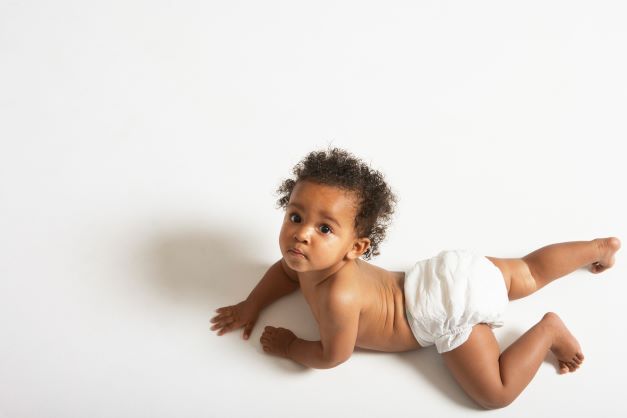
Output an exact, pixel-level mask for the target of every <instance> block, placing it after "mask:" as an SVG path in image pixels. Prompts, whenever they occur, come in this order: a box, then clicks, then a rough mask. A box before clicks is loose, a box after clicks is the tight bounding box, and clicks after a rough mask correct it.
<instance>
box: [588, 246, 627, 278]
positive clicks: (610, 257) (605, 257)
mask: <svg viewBox="0 0 627 418" xmlns="http://www.w3.org/2000/svg"><path fill="white" fill-rule="evenodd" d="M594 242H595V243H596V244H597V247H598V249H599V259H598V261H595V262H594V263H592V264H590V267H589V269H590V271H591V272H592V273H595V274H596V273H601V272H602V271H605V270H607V269H609V268H610V267H612V266H613V265H614V253H616V251H618V249H619V248H620V240H619V239H618V238H616V237H610V238H597V239H595V240H594Z"/></svg>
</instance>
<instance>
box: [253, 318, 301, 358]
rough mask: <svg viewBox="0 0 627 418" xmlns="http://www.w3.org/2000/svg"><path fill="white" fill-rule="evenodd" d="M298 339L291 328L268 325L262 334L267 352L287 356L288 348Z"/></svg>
mask: <svg viewBox="0 0 627 418" xmlns="http://www.w3.org/2000/svg"><path fill="white" fill-rule="evenodd" d="M295 339H296V335H294V333H293V332H292V331H290V330H289V329H285V328H275V327H271V326H269V325H268V326H267V327H266V328H265V329H264V331H263V335H262V336H261V344H262V345H263V350H264V351H265V352H266V353H270V354H276V355H277V356H281V357H285V358H287V348H288V347H289V345H290V344H291V343H292V341H294V340H295Z"/></svg>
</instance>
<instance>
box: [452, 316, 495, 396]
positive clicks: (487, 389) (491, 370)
mask: <svg viewBox="0 0 627 418" xmlns="http://www.w3.org/2000/svg"><path fill="white" fill-rule="evenodd" d="M499 356H500V350H499V345H498V342H497V341H496V338H495V337H494V334H493V333H492V329H491V328H490V327H489V326H488V325H486V324H477V325H475V326H474V327H473V329H472V332H471V334H470V337H469V338H468V340H466V342H464V344H462V345H460V346H459V347H457V348H456V349H454V350H451V351H448V352H445V353H442V359H443V360H444V364H446V366H447V367H448V369H449V370H450V371H451V373H452V374H453V377H455V380H457V382H458V383H459V384H460V386H461V387H462V388H463V389H464V391H466V393H467V394H468V395H469V396H470V397H471V398H473V399H474V400H475V401H477V402H478V403H480V404H483V403H484V402H485V401H486V400H489V399H493V398H494V396H495V395H498V394H501V393H502V392H503V383H502V381H501V374H500V367H499Z"/></svg>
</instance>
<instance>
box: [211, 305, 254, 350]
mask: <svg viewBox="0 0 627 418" xmlns="http://www.w3.org/2000/svg"><path fill="white" fill-rule="evenodd" d="M216 312H217V313H218V315H216V316H214V317H213V318H211V322H215V323H216V324H215V325H214V326H212V327H211V330H212V331H213V330H216V329H218V328H221V329H220V331H218V335H222V334H224V333H225V332H228V331H231V330H234V329H237V328H240V327H245V328H244V334H243V335H242V336H243V338H244V339H245V340H247V339H248V337H249V336H250V333H251V331H252V330H253V327H254V326H255V323H256V322H257V318H258V317H259V310H258V309H257V307H255V306H254V305H252V304H251V303H250V302H248V301H246V300H245V301H242V302H240V303H238V304H237V305H231V306H225V307H223V308H218V309H216Z"/></svg>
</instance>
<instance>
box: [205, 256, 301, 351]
mask: <svg viewBox="0 0 627 418" xmlns="http://www.w3.org/2000/svg"><path fill="white" fill-rule="evenodd" d="M299 287H300V283H299V282H298V276H297V275H296V272H295V271H294V270H292V269H290V268H289V267H288V266H287V264H285V260H283V259H282V258H281V259H280V260H279V261H277V262H276V263H274V264H273V265H272V267H270V268H269V269H268V271H267V272H266V274H264V276H263V277H262V278H261V280H260V281H259V283H257V286H255V288H254V289H253V290H252V291H251V292H250V295H249V296H248V298H246V300H244V301H242V302H240V303H238V304H237V305H232V306H225V307H222V308H218V309H217V310H216V312H217V313H218V315H216V316H214V317H213V318H212V319H211V322H212V323H215V324H214V325H213V326H212V327H211V329H212V330H219V331H218V335H222V334H224V333H225V332H229V331H232V330H234V329H237V328H240V327H245V328H244V334H243V337H244V339H248V336H249V335H250V333H251V332H252V329H253V327H254V326H255V322H257V318H258V316H259V312H260V311H261V310H263V309H264V308H265V307H266V306H268V305H270V304H271V303H272V302H274V301H275V300H277V299H279V298H281V297H283V296H285V295H287V294H290V293H292V292H294V291H295V290H297V289H298V288H299Z"/></svg>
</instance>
